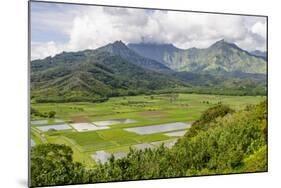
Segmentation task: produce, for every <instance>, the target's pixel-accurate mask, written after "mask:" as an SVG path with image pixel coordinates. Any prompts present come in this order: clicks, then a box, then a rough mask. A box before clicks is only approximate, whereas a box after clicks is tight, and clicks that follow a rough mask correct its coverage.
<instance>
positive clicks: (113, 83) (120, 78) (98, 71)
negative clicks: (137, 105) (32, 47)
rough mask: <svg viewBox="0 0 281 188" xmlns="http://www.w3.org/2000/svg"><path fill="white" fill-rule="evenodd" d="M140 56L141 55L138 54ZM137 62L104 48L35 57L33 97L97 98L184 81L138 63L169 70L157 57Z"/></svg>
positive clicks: (69, 99) (45, 100)
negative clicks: (154, 60) (41, 57)
mask: <svg viewBox="0 0 281 188" xmlns="http://www.w3.org/2000/svg"><path fill="white" fill-rule="evenodd" d="M113 45H114V44H113ZM108 47H109V46H106V48H108ZM138 58H139V59H141V57H138V56H136V59H138ZM139 59H138V60H139ZM143 59H144V60H145V58H143ZM134 62H135V63H131V61H128V60H127V59H124V58H122V57H121V56H119V55H115V54H114V53H111V52H108V50H104V49H103V48H100V49H97V50H93V51H90V50H86V51H82V52H76V53H73V52H69V53H66V52H64V53H61V54H58V55H56V56H54V57H48V58H46V59H44V60H35V61H33V62H32V63H31V93H32V97H36V98H37V99H38V98H40V100H39V101H41V102H48V101H50V102H51V101H57V102H58V101H60V100H62V101H64V100H66V101H81V100H82V101H83V100H88V99H89V97H90V98H92V99H93V100H94V99H100V98H107V97H111V96H119V95H132V94H134V93H141V92H143V93H145V92H147V91H150V90H159V89H164V88H174V87H177V86H178V85H183V83H181V82H179V81H177V80H175V79H173V78H172V77H169V76H167V75H164V74H162V73H159V72H156V71H152V70H151V69H153V68H151V69H150V68H143V66H144V65H137V64H140V63H144V64H146V63H149V65H151V67H156V66H158V65H159V67H164V68H163V69H161V70H164V69H166V70H169V69H168V68H166V67H165V66H163V65H161V64H160V63H158V64H157V63H155V64H153V61H151V62H152V63H151V62H149V61H146V60H145V61H141V60H139V61H134ZM154 65H155V66H154Z"/></svg>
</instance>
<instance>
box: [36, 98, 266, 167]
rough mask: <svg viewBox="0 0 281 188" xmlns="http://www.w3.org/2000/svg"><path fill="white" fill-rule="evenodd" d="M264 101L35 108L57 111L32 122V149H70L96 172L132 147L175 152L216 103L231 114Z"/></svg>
mask: <svg viewBox="0 0 281 188" xmlns="http://www.w3.org/2000/svg"><path fill="white" fill-rule="evenodd" d="M264 99H265V97H263V96H223V95H203V94H161V95H149V96H147V95H141V96H127V97H115V98H111V99H109V100H108V101H106V102H103V103H88V102H76V103H32V104H31V107H32V108H33V109H36V110H37V111H39V112H40V113H48V112H50V111H55V112H56V116H55V118H42V117H35V116H33V117H32V121H31V138H32V145H36V144H41V143H56V144H65V145H68V146H70V147H71V148H72V149H73V151H74V155H73V157H74V160H75V161H79V162H81V163H83V164H85V165H86V166H88V167H93V166H95V165H96V163H97V162H98V161H100V162H105V161H106V160H107V159H108V158H109V156H110V155H111V154H114V156H115V158H118V157H124V156H126V153H128V151H129V149H130V147H131V148H135V149H145V148H151V147H157V146H159V145H160V144H162V143H163V144H164V145H165V146H166V147H171V146H172V145H173V144H174V143H175V142H176V140H177V139H178V138H179V137H181V136H183V135H184V134H185V132H186V131H188V128H189V127H190V124H191V123H192V122H193V121H195V120H196V119H198V118H199V117H200V115H201V113H202V112H203V111H204V110H206V109H208V108H210V107H211V106H213V105H216V104H218V103H222V104H227V105H229V106H230V107H231V108H233V109H236V110H238V109H242V108H244V107H245V106H247V105H251V104H257V103H259V102H261V101H263V100H264Z"/></svg>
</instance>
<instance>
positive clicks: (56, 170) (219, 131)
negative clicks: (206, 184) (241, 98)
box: [31, 102, 267, 186]
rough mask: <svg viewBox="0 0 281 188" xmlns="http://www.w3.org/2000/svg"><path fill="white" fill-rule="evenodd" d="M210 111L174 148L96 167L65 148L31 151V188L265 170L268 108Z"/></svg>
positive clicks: (138, 153) (52, 146)
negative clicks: (87, 165) (74, 157)
mask: <svg viewBox="0 0 281 188" xmlns="http://www.w3.org/2000/svg"><path fill="white" fill-rule="evenodd" d="M266 105H267V104H266V102H262V103H260V104H258V105H255V106H247V107H246V108H245V109H243V110H238V111H237V110H236V111H235V110H233V109H231V108H229V107H228V106H225V105H222V104H218V105H216V106H213V107H211V108H209V109H207V110H206V111H205V112H203V113H202V115H201V116H200V117H199V118H198V120H197V121H195V122H194V123H193V125H192V127H191V128H190V130H189V131H188V132H187V133H186V135H185V136H184V137H183V138H181V139H180V140H179V141H178V142H177V143H176V145H175V146H174V147H173V148H171V149H167V148H164V146H163V145H162V146H161V147H159V148H156V149H146V150H144V151H141V150H133V149H131V150H130V152H129V154H128V156H127V157H125V158H122V159H114V157H111V159H110V160H109V162H107V163H105V164H99V165H97V166H96V167H94V168H86V167H85V166H84V165H82V164H80V163H77V162H74V161H73V158H72V155H73V151H72V150H71V148H69V147H68V146H66V145H56V144H41V145H37V146H35V147H33V148H32V151H31V181H32V182H31V185H32V186H46V185H62V184H76V183H94V182H108V181H120V180H137V179H152V178H166V177H178V176H197V175H209V174H228V173H242V172H263V171H267V106H266Z"/></svg>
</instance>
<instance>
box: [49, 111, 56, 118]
mask: <svg viewBox="0 0 281 188" xmlns="http://www.w3.org/2000/svg"><path fill="white" fill-rule="evenodd" d="M55 116H56V112H55V111H50V112H49V113H48V117H49V118H54V117H55Z"/></svg>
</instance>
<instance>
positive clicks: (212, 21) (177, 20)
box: [30, 2, 267, 60]
mask: <svg viewBox="0 0 281 188" xmlns="http://www.w3.org/2000/svg"><path fill="white" fill-rule="evenodd" d="M30 15H31V17H30V18H31V19H30V20H31V59H32V60H34V59H43V58H45V57H47V56H54V55H56V54H58V53H61V52H63V51H80V50H85V49H95V48H98V47H100V46H103V45H106V44H108V43H112V42H114V41H117V40H122V41H123V42H124V43H126V44H128V43H140V42H147V43H160V44H161V43H172V44H174V45H175V46H176V47H178V48H182V49H188V48H191V47H196V48H207V47H209V46H210V45H212V44H213V43H215V42H216V41H218V40H221V39H225V40H226V41H228V42H233V43H235V44H237V45H238V46H239V47H241V48H243V49H245V50H248V51H253V50H261V51H265V50H266V40H267V39H266V36H267V34H266V24H267V23H266V18H265V17H254V16H240V15H225V14H208V13H195V12H179V11H163V10H150V9H133V8H117V7H103V6H85V5H73V4H54V3H43V2H31V14H30Z"/></svg>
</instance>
